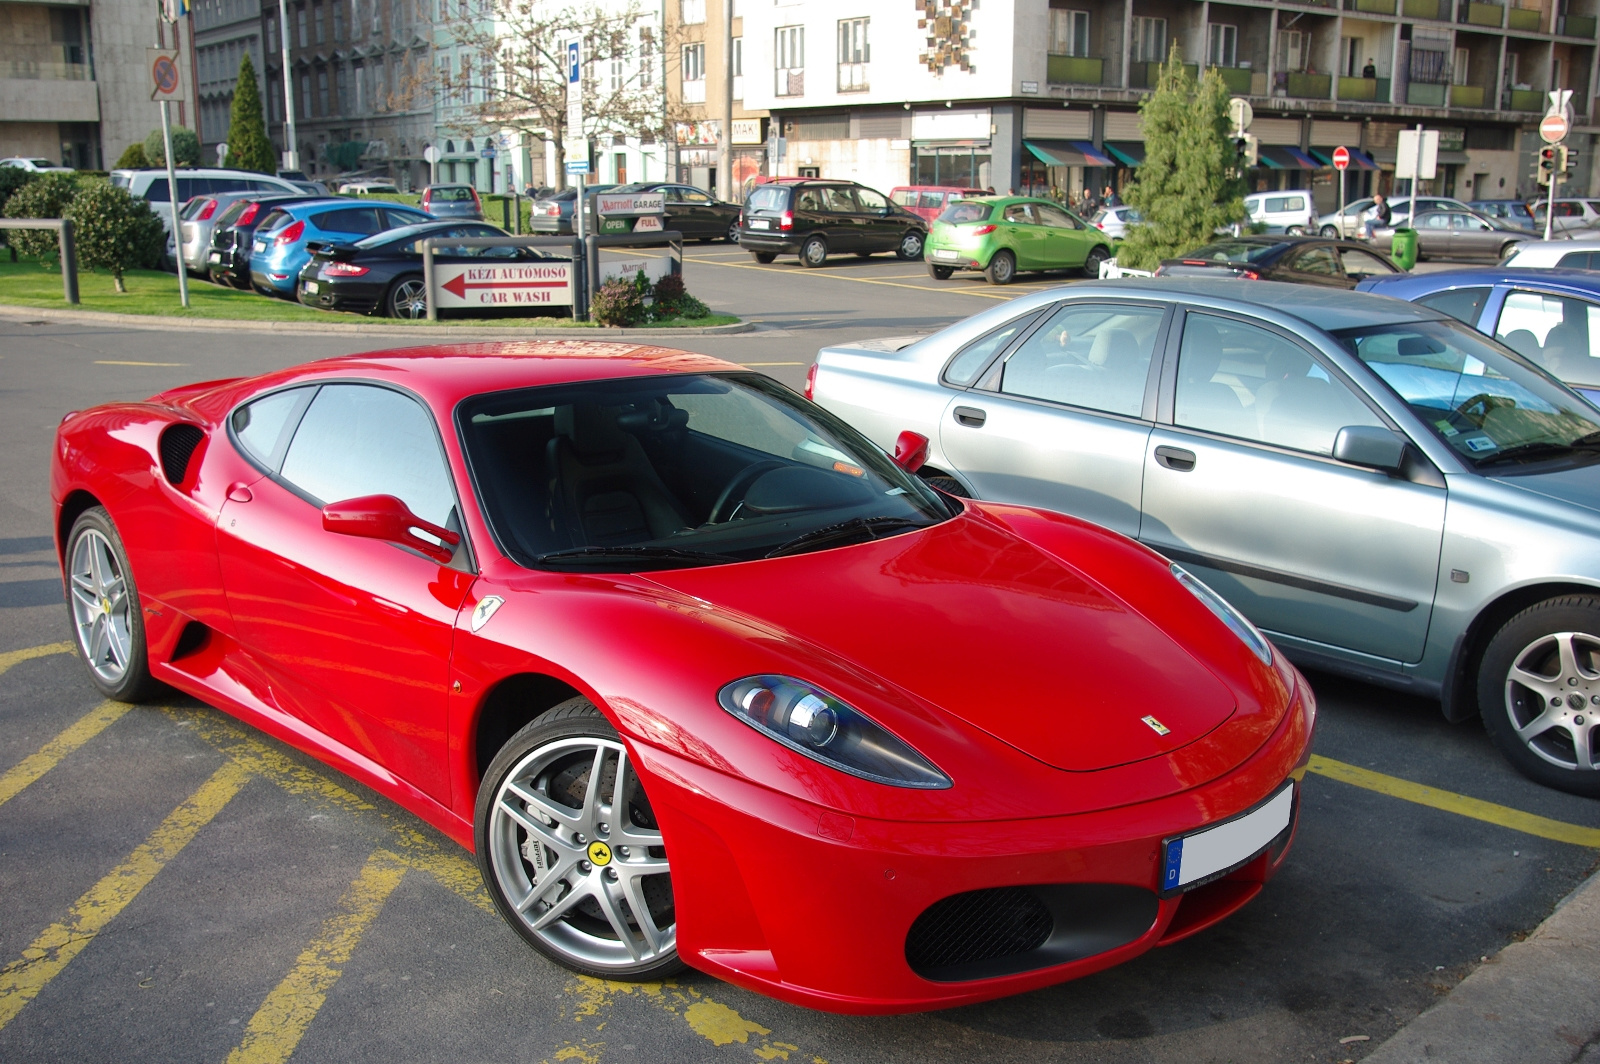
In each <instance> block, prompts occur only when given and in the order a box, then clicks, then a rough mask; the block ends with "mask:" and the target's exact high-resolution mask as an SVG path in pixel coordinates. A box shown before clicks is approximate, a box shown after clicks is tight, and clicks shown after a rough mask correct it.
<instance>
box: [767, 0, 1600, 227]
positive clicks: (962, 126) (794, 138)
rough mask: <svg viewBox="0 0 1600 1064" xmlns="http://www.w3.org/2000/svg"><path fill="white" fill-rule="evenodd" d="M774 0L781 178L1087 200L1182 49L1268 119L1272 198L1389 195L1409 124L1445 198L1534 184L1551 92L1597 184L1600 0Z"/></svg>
mask: <svg viewBox="0 0 1600 1064" xmlns="http://www.w3.org/2000/svg"><path fill="white" fill-rule="evenodd" d="M1514 2H1516V3H1519V4H1526V5H1528V6H1503V5H1501V4H1498V3H1480V2H1477V0H1304V2H1289V0H1230V2H1227V3H1222V2H1215V0H1099V2H1090V0H985V2H984V3H983V4H981V5H980V4H972V3H970V2H968V0H922V2H921V3H919V4H917V5H915V6H913V5H907V7H906V9H904V10H901V9H899V8H896V9H894V11H893V13H890V14H885V13H884V12H883V10H882V8H881V7H879V6H878V5H872V4H862V3H860V0H804V2H801V0H775V2H772V3H770V4H763V5H760V6H759V7H757V6H754V5H753V6H752V7H751V8H750V10H749V11H748V12H747V13H746V15H745V19H744V27H745V35H746V39H747V41H748V44H747V47H746V53H747V55H746V60H747V62H748V64H749V67H750V69H752V70H756V69H759V70H762V71H763V72H764V76H763V77H760V78H754V79H750V80H749V82H748V83H747V87H746V92H745V96H746V103H747V104H748V105H750V106H755V107H764V108H768V109H770V111H771V113H772V116H773V119H772V121H773V124H774V126H775V127H776V131H777V133H778V135H779V136H780V137H781V142H780V141H778V140H776V139H775V140H774V141H773V142H772V145H771V147H772V148H773V149H774V150H773V151H772V153H771V154H772V155H773V156H777V155H778V149H780V148H781V151H782V155H781V157H778V158H776V159H775V161H774V164H773V165H774V166H775V168H776V170H777V172H778V173H782V174H808V173H816V174H819V175H822V176H838V177H850V178H854V179H857V180H860V181H863V182H865V183H867V184H872V185H877V186H879V187H883V188H888V187H891V186H893V185H896V184H903V183H906V182H915V183H935V182H936V183H939V184H962V185H965V184H972V185H977V186H980V187H988V186H993V187H994V188H996V189H997V190H998V191H1001V192H1004V191H1007V190H1009V189H1017V190H1019V191H1031V192H1036V193H1049V192H1054V193H1056V194H1067V195H1073V194H1076V193H1077V192H1078V191H1080V190H1081V189H1083V188H1085V187H1092V188H1095V189H1098V188H1100V187H1101V186H1102V185H1104V184H1107V183H1109V184H1113V185H1117V186H1119V187H1120V185H1121V184H1122V183H1123V182H1125V181H1127V180H1128V179H1129V178H1130V177H1131V175H1132V174H1133V172H1134V171H1135V170H1136V168H1137V167H1138V165H1139V164H1140V162H1141V161H1142V159H1143V157H1144V149H1143V144H1144V137H1143V132H1142V130H1141V127H1140V121H1139V115H1138V102H1139V100H1140V99H1141V98H1142V97H1143V96H1144V95H1145V94H1146V93H1147V92H1148V89H1149V87H1150V86H1152V85H1153V84H1154V83H1155V72H1156V68H1157V67H1158V65H1159V63H1160V61H1161V60H1162V59H1163V58H1164V57H1165V56H1166V54H1167V50H1168V48H1169V47H1170V46H1171V45H1172V44H1173V43H1176V44H1177V46H1178V48H1179V50H1180V52H1181V54H1182V56H1183V58H1184V59H1185V61H1186V62H1187V63H1188V64H1189V65H1190V66H1191V68H1192V69H1194V70H1196V71H1198V70H1199V69H1200V68H1201V67H1207V68H1216V69H1217V70H1218V72H1219V73H1220V74H1221V76H1222V77H1223V79H1224V80H1225V81H1226V82H1227V84H1228V86H1229V88H1230V89H1231V90H1232V91H1233V93H1234V94H1236V95H1238V96H1242V97H1244V98H1246V99H1248V100H1249V101H1250V102H1251V104H1252V105H1253V108H1254V111H1255V115H1256V118H1255V122H1254V124H1253V125H1252V127H1251V132H1252V133H1254V134H1255V135H1256V136H1257V137H1258V138H1259V139H1260V142H1261V145H1262V151H1261V165H1260V166H1259V167H1257V168H1256V169H1255V170H1253V171H1252V172H1251V173H1250V175H1249V180H1250V185H1251V187H1252V188H1253V189H1260V190H1271V189H1278V188H1309V189H1312V190H1313V191H1314V192H1315V194H1316V199H1317V202H1318V204H1319V205H1320V206H1322V207H1325V208H1331V207H1332V205H1333V204H1334V202H1335V200H1336V198H1337V195H1338V189H1337V185H1336V178H1335V172H1334V171H1333V169H1332V167H1331V154H1332V152H1333V149H1334V148H1335V147H1338V146H1341V145H1342V146H1345V147H1347V148H1349V149H1351V152H1352V159H1353V161H1352V165H1351V169H1350V171H1349V172H1348V174H1347V176H1346V180H1347V182H1348V186H1347V194H1349V195H1351V196H1355V195H1357V194H1362V193H1365V192H1367V191H1369V190H1373V189H1378V190H1384V191H1387V190H1389V189H1390V188H1391V187H1392V185H1393V173H1394V164H1395V146H1396V143H1397V140H1398V134H1399V132H1400V130H1402V129H1405V128H1409V127H1413V126H1415V125H1417V124H1418V123H1421V124H1423V125H1424V126H1425V127H1427V128H1429V129H1437V130H1439V131H1440V153H1439V164H1440V174H1439V177H1438V178H1437V179H1436V180H1434V181H1433V182H1432V183H1431V190H1432V191H1435V192H1443V193H1445V194H1451V195H1456V196H1460V197H1462V198H1501V197H1510V196H1514V195H1521V194H1528V193H1531V192H1532V191H1533V190H1534V188H1535V185H1534V181H1533V176H1532V175H1533V161H1534V156H1535V151H1536V144H1537V142H1538V138H1537V132H1536V124H1537V122H1538V119H1539V117H1540V116H1541V114H1542V113H1543V111H1544V109H1545V100H1546V95H1545V93H1546V90H1549V89H1553V88H1566V89H1571V90H1572V91H1573V103H1572V106H1573V109H1574V112H1575V116H1576V122H1575V125H1576V132H1575V133H1574V134H1573V136H1572V137H1571V138H1570V139H1569V144H1571V145H1572V146H1573V147H1575V148H1577V149H1578V153H1579V155H1578V166H1579V170H1578V173H1577V174H1576V175H1575V177H1574V180H1573V182H1572V184H1571V185H1570V186H1569V187H1571V188H1574V189H1578V190H1588V189H1589V188H1590V186H1591V180H1592V178H1591V175H1593V174H1595V173H1597V171H1596V170H1595V168H1594V167H1593V166H1592V165H1591V164H1592V158H1591V157H1592V150H1591V149H1592V146H1593V142H1594V135H1593V134H1594V133H1595V131H1596V130H1595V128H1594V126H1593V124H1592V123H1593V121H1594V114H1593V110H1594V91H1595V84H1596V75H1597V69H1596V60H1597V52H1596V17H1595V16H1596V12H1595V7H1596V4H1597V0H1566V2H1565V3H1563V2H1561V0H1514Z"/></svg>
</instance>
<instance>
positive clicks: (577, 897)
mask: <svg viewBox="0 0 1600 1064" xmlns="http://www.w3.org/2000/svg"><path fill="white" fill-rule="evenodd" d="M474 830H475V832H476V835H477V839H476V842H477V861H478V868H479V870H480V871H481V872H482V873H483V879H484V882H485V883H486V884H487V885H488V887H489V894H490V896H491V897H493V899H494V903H495V907H496V908H498V909H499V910H500V915H501V916H503V917H505V919H506V921H507V922H508V923H509V924H510V925H511V926H512V927H513V928H515V929H516V931H517V933H518V934H520V935H521V936H522V937H523V938H525V939H527V940H528V942H529V944H531V945H532V946H533V947H534V948H535V949H537V950H539V952H541V953H543V954H544V955H545V956H547V957H549V958H550V959H551V960H553V961H555V962H556V963H558V964H561V965H563V966H565V967H567V968H570V969H572V970H573V971H575V972H581V973H583V974H585V975H591V976H595V977H597V978H602V979H625V980H640V981H645V980H651V979H659V978H661V977H662V976H665V975H669V974H671V973H672V972H674V971H677V970H678V969H679V968H681V967H682V966H683V963H682V961H680V960H679V959H678V949H677V918H676V915H675V910H674V905H673V897H672V875H671V871H670V869H669V866H668V863H667V851H666V849H665V846H664V844H663V842H662V838H661V830H660V828H659V827H658V826H657V824H656V819H655V814H654V812H653V811H652V810H651V808H650V800H649V799H648V798H647V797H646V796H645V793H644V786H643V784H642V783H641V782H640V780H639V776H638V774H637V773H636V772H635V771H634V767H633V762H632V759H631V758H630V757H629V756H628V751H627V748H626V747H624V746H623V745H622V743H621V741H620V740H619V737H618V735H617V732H616V729H615V728H613V727H612V726H611V724H610V722H608V721H607V720H606V719H605V717H603V716H601V715H600V711H599V710H598V709H596V708H595V706H594V703H592V702H590V701H589V700H588V699H586V698H573V699H570V700H568V701H566V702H563V703H561V705H559V706H557V707H555V708H554V709H552V710H550V711H549V712H547V713H545V714H544V715H543V716H542V717H540V718H539V719H537V720H535V721H533V722H532V723H531V724H529V725H527V726H526V727H525V728H523V729H522V730H521V731H519V732H517V734H516V735H514V736H512V737H511V739H510V741H508V742H507V743H506V745H505V746H504V747H502V748H501V750H500V752H499V753H498V754H496V755H495V758H494V760H493V761H492V762H491V763H490V765H489V769H488V771H487V772H486V773H485V774H484V777H483V783H482V785H481V786H480V787H479V789H478V808H477V816H476V818H475V828H474Z"/></svg>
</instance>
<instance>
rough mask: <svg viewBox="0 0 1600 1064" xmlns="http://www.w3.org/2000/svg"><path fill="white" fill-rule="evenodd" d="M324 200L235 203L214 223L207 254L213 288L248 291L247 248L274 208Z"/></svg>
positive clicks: (292, 198)
mask: <svg viewBox="0 0 1600 1064" xmlns="http://www.w3.org/2000/svg"><path fill="white" fill-rule="evenodd" d="M314 199H327V196H326V195H315V196H313V195H305V196H293V195H289V194H287V193H285V194H284V195H281V196H254V197H251V198H249V199H242V200H235V201H234V202H233V203H231V204H229V205H228V208H227V210H225V211H223V213H222V217H220V218H218V219H217V224H216V226H215V228H213V229H212V231H211V249H210V250H209V251H207V252H206V276H208V277H210V278H211V281H212V283H213V284H224V285H228V286H230V287H232V288H245V289H248V288H249V287H250V245H251V242H252V241H253V240H254V239H255V234H256V226H258V225H260V224H261V222H262V220H263V219H265V218H266V217H267V215H269V214H271V213H272V210H273V208H275V207H281V206H284V205H285V204H289V203H303V202H305V201H306V200H314Z"/></svg>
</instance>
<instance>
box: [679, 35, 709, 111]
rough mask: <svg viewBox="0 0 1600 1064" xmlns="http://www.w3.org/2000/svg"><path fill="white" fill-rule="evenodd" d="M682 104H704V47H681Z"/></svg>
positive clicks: (688, 45) (692, 45) (695, 45)
mask: <svg viewBox="0 0 1600 1064" xmlns="http://www.w3.org/2000/svg"><path fill="white" fill-rule="evenodd" d="M683 102H684V103H705V102H706V46H705V45H703V44H686V45H684V46H683Z"/></svg>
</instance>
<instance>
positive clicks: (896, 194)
mask: <svg viewBox="0 0 1600 1064" xmlns="http://www.w3.org/2000/svg"><path fill="white" fill-rule="evenodd" d="M889 198H890V199H892V200H894V201H895V202H896V203H898V204H899V205H900V206H902V207H911V206H915V204H914V202H913V201H914V200H916V198H917V194H916V193H915V192H913V191H912V190H911V189H909V188H897V189H895V190H894V191H893V192H891V193H889ZM923 206H927V204H923Z"/></svg>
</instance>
